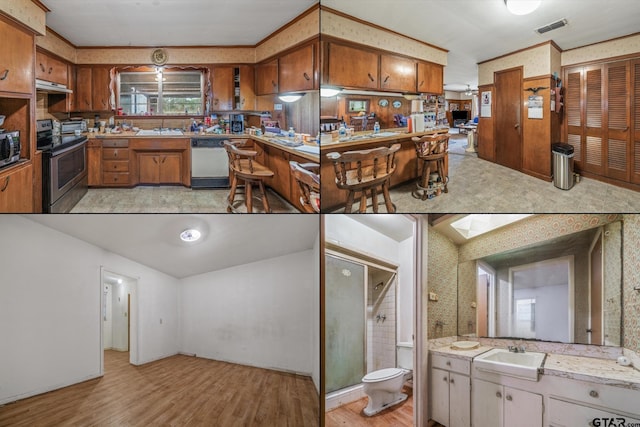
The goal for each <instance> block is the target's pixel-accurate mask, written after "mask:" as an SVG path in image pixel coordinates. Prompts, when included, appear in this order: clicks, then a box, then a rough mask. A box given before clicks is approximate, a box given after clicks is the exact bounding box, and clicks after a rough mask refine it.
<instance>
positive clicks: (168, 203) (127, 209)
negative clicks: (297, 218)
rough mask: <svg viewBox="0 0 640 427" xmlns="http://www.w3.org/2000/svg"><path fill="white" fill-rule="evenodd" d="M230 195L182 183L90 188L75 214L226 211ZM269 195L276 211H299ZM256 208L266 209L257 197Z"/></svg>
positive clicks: (271, 194) (227, 191)
mask: <svg viewBox="0 0 640 427" xmlns="http://www.w3.org/2000/svg"><path fill="white" fill-rule="evenodd" d="M228 195H229V190H228V189H221V190H206V189H202V190H191V189H190V188H186V187H182V186H160V187H156V186H153V187H151V186H149V187H148V186H138V187H135V188H90V189H89V191H88V192H87V194H85V196H84V197H83V198H82V199H81V200H80V201H79V202H78V204H77V205H75V206H74V207H73V209H72V210H71V213H226V212H227V196H228ZM240 197H243V196H236V200H240ZM267 197H268V198H269V205H270V206H271V210H272V211H273V212H274V213H296V212H298V211H297V210H296V209H295V208H294V207H293V206H292V205H290V204H289V203H287V202H286V201H285V200H284V199H282V198H281V197H280V196H279V195H278V194H276V193H275V192H273V191H272V190H270V189H269V190H267ZM238 206H241V208H240V209H239V211H240V212H246V207H245V206H244V205H243V204H241V203H238ZM253 211H254V212H256V213H258V212H264V210H263V208H262V202H259V201H255V200H254V206H253Z"/></svg>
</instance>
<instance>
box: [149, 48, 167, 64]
mask: <svg viewBox="0 0 640 427" xmlns="http://www.w3.org/2000/svg"><path fill="white" fill-rule="evenodd" d="M151 61H152V62H153V64H154V65H164V64H166V63H167V52H166V51H165V50H164V49H156V50H154V51H153V53H152V54H151Z"/></svg>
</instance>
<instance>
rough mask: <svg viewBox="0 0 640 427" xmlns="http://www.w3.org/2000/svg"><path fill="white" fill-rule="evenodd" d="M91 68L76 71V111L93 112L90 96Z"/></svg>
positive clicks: (80, 68) (81, 68) (79, 68)
mask: <svg viewBox="0 0 640 427" xmlns="http://www.w3.org/2000/svg"><path fill="white" fill-rule="evenodd" d="M91 75H92V70H91V67H86V66H85V67H78V68H77V69H76V92H75V94H76V102H75V105H76V108H77V110H78V111H91V110H93V101H92V94H91Z"/></svg>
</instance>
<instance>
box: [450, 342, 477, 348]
mask: <svg viewBox="0 0 640 427" xmlns="http://www.w3.org/2000/svg"><path fill="white" fill-rule="evenodd" d="M478 347H480V343H479V342H478V341H456V342H454V343H451V349H453V350H473V349H474V348H478Z"/></svg>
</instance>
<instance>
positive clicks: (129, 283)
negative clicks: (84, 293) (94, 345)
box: [100, 269, 138, 373]
mask: <svg viewBox="0 0 640 427" xmlns="http://www.w3.org/2000/svg"><path fill="white" fill-rule="evenodd" d="M137 284H138V280H137V279H135V278H132V277H129V276H126V275H123V274H120V273H116V272H114V271H111V270H106V269H102V270H101V274H100V290H101V292H100V299H101V307H102V309H101V319H100V320H101V322H100V323H101V339H100V345H101V351H100V355H101V362H100V366H101V373H104V352H105V351H113V352H119V353H123V354H124V353H126V354H127V355H128V357H127V359H128V360H129V363H131V364H134V365H135V364H136V361H137V351H136V350H137V334H136V333H135V318H136V317H135V315H136V304H135V301H136V299H135V296H136V289H137Z"/></svg>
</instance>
